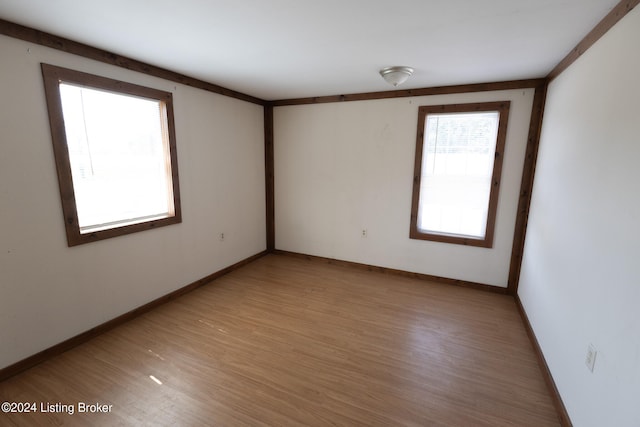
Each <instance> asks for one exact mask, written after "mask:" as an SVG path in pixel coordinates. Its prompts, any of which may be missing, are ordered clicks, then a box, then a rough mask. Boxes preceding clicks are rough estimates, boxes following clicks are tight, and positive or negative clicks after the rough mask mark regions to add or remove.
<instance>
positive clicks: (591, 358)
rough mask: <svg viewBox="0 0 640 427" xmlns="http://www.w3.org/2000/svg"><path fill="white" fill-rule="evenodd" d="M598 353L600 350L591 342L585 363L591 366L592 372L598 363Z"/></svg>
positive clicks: (588, 366)
mask: <svg viewBox="0 0 640 427" xmlns="http://www.w3.org/2000/svg"><path fill="white" fill-rule="evenodd" d="M597 354H598V351H597V350H596V348H595V347H594V346H593V344H589V348H587V357H586V358H585V360H584V363H585V364H586V365H587V368H589V370H590V371H591V372H593V368H594V367H595V365H596V355H597Z"/></svg>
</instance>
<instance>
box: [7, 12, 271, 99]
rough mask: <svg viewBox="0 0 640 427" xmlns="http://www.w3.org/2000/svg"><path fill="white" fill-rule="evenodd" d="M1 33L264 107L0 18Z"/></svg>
mask: <svg viewBox="0 0 640 427" xmlns="http://www.w3.org/2000/svg"><path fill="white" fill-rule="evenodd" d="M0 34H4V35H5V36H9V37H13V38H15V39H20V40H24V41H26V42H29V43H35V44H39V45H41V46H46V47H49V48H52V49H57V50H61V51H63V52H67V53H71V54H74V55H78V56H82V57H85V58H89V59H93V60H95V61H100V62H104V63H106V64H110V65H115V66H118V67H122V68H126V69H128V70H132V71H137V72H139V73H144V74H147V75H150V76H153V77H159V78H161V79H165V80H169V81H172V82H176V83H180V84H184V85H187V86H191V87H195V88H198V89H202V90H206V91H209V92H213V93H217V94H220V95H224V96H228V97H230V98H236V99H240V100H243V101H247V102H251V103H254V104H258V105H264V104H265V101H264V100H262V99H260V98H256V97H254V96H251V95H247V94H244V93H241V92H236V91H235V90H231V89H227V88H224V87H222V86H218V85H215V84H213V83H208V82H205V81H203V80H198V79H195V78H193V77H189V76H185V75H184V74H180V73H176V72H174V71H170V70H167V69H164V68H160V67H156V66H154V65H150V64H147V63H144V62H141V61H137V60H135V59H132V58H128V57H126V56H121V55H118V54H115V53H112V52H109V51H106V50H102V49H98V48H95V47H92V46H89V45H86V44H83V43H78V42H75V41H73V40H69V39H65V38H63V37H58V36H55V35H53V34H49V33H45V32H43V31H39V30H36V29H33V28H29V27H25V26H22V25H19V24H15V23H13V22H9V21H5V20H3V19H0Z"/></svg>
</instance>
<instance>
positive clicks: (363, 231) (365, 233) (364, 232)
mask: <svg viewBox="0 0 640 427" xmlns="http://www.w3.org/2000/svg"><path fill="white" fill-rule="evenodd" d="M365 237H367V229H366V228H363V229H362V238H363V239H364V238H365Z"/></svg>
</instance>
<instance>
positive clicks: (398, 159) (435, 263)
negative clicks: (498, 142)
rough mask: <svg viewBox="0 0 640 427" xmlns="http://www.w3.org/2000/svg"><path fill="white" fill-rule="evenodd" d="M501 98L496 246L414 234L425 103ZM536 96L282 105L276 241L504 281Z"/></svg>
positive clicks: (291, 247)
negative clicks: (507, 108)
mask: <svg viewBox="0 0 640 427" xmlns="http://www.w3.org/2000/svg"><path fill="white" fill-rule="evenodd" d="M502 100H511V102H512V103H511V112H510V117H509V126H508V130H507V142H506V149H505V158H504V164H503V172H502V184H501V188H500V197H499V204H498V214H497V224H496V232H495V239H494V247H493V248H492V249H486V248H477V247H466V246H462V245H453V244H447V243H438V242H429V241H423V240H412V239H409V222H410V215H411V193H412V181H413V172H414V171H413V165H414V155H415V144H416V129H417V120H418V106H420V105H438V104H453V103H468V102H486V101H502ZM532 103H533V89H526V90H510V91H496V92H484V93H469V94H456V95H439V96H425V97H414V98H396V99H390V100H373V101H355V102H345V103H329V104H315V105H302V106H285V107H277V108H275V109H274V139H275V146H274V151H275V222H276V224H275V226H276V227H275V228H276V248H277V249H282V250H287V251H293V252H300V253H305V254H310V255H316V256H323V257H328V258H336V259H341V260H347V261H352V262H359V263H364V264H370V265H376V266H382V267H388V268H395V269H400V270H405V271H412V272H417V273H422V274H431V275H436V276H441V277H446V278H453V279H460V280H467V281H473V282H480V283H485V284H490V285H495V286H502V287H506V285H507V278H508V271H509V261H510V254H511V244H512V243H511V242H512V238H513V230H514V226H515V217H516V209H517V202H518V192H519V188H520V181H521V177H522V166H523V163H524V152H525V148H526V143H527V133H528V129H529V120H530V116H531V108H532ZM363 228H366V229H367V233H368V237H367V238H362V237H361V230H362V229H363Z"/></svg>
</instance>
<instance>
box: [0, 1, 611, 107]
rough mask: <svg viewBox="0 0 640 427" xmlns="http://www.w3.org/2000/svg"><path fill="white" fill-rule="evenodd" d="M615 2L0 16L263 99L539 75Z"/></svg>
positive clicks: (11, 11)
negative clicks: (396, 71) (407, 74)
mask: <svg viewBox="0 0 640 427" xmlns="http://www.w3.org/2000/svg"><path fill="white" fill-rule="evenodd" d="M617 3H618V0H388V1H381V0H316V1H312V0H109V1H99V0H83V1H78V0H0V18H2V19H5V20H7V21H12V22H15V23H18V24H22V25H25V26H28V27H32V28H36V29H39V30H43V31H46V32H49V33H52V34H55V35H58V36H62V37H66V38H69V39H72V40H75V41H78V42H82V43H86V44H89V45H92V46H95V47H99V48H102V49H105V50H109V51H112V52H115V53H118V54H120V55H124V56H129V57H132V58H135V59H138V60H140V61H143V62H147V63H150V64H153V65H157V66H160V67H163V68H166V69H169V70H172V71H177V72H179V73H182V74H186V75H188V76H191V77H195V78H198V79H201V80H205V81H208V82H211V83H215V84H217V85H220V86H224V87H227V88H229V89H233V90H236V91H239V92H243V93H246V94H249V95H253V96H256V97H259V98H262V99H266V100H275V99H287V98H298V97H308V96H322V95H338V94H347V93H360V92H375V91H384V90H392V89H393V87H391V86H389V85H388V84H387V83H386V82H385V81H384V80H382V78H381V77H380V76H379V74H378V70H379V69H381V68H383V67H386V66H391V65H408V66H411V67H413V68H415V70H416V71H415V73H414V75H413V77H411V79H410V80H409V81H407V82H406V83H405V84H403V85H402V86H401V87H399V88H401V89H410V88H421V87H432V86H442V85H453V84H466V83H483V82H493V81H504V80H515V79H527V78H537V77H543V76H545V75H546V74H547V73H548V72H549V71H551V69H552V68H553V67H554V66H555V65H556V64H557V63H558V62H559V61H560V60H561V59H562V58H563V57H564V56H565V55H566V54H567V53H568V52H569V51H570V50H571V49H572V48H573V47H574V46H575V45H576V44H577V43H578V42H579V41H580V40H581V39H582V38H583V37H584V36H585V35H586V34H587V33H588V32H589V31H590V30H591V29H592V28H593V27H594V26H595V25H596V24H597V23H598V22H599V21H600V20H601V19H602V18H603V17H604V16H605V15H606V14H607V13H608V12H609V11H610V10H611V9H612V8H613V7H614V6H615V5H616V4H617Z"/></svg>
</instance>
